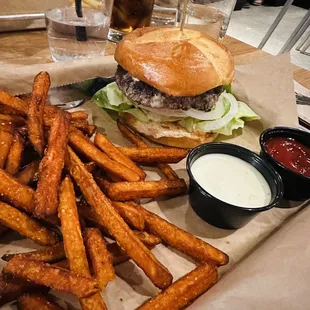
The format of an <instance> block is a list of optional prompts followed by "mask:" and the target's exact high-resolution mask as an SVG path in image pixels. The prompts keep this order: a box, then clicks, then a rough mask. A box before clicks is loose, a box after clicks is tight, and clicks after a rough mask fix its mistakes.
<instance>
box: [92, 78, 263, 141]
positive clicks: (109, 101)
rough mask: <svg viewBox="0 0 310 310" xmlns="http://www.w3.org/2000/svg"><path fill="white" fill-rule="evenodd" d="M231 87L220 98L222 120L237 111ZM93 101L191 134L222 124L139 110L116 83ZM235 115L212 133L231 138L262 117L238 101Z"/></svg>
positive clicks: (100, 92) (139, 118) (107, 87)
mask: <svg viewBox="0 0 310 310" xmlns="http://www.w3.org/2000/svg"><path fill="white" fill-rule="evenodd" d="M229 86H230V85H229ZM229 86H228V88H227V91H228V93H225V92H224V93H223V94H222V95H221V97H220V98H221V100H223V103H224V106H225V113H224V115H223V116H222V118H223V117H225V115H226V114H227V113H229V111H230V109H231V107H232V106H234V107H235V108H234V109H235V110H236V104H237V101H236V99H235V98H234V97H233V95H231V94H230V92H231V87H229ZM92 99H93V101H94V102H95V103H96V104H97V105H98V106H100V107H102V108H104V109H108V110H112V111H116V112H118V113H130V114H132V115H133V116H134V117H135V118H137V119H138V120H139V121H142V122H149V121H154V122H178V123H179V124H180V125H181V126H183V127H185V128H186V129H187V130H188V131H190V132H192V131H197V130H198V131H204V127H205V126H206V124H208V123H209V124H210V123H211V122H215V121H218V122H221V119H218V120H214V121H212V120H211V121H202V120H199V119H196V118H192V117H186V118H181V117H180V118H177V117H171V116H167V115H160V114H158V113H154V112H151V111H148V110H144V109H141V108H137V107H135V106H134V104H133V103H132V102H131V101H130V100H129V99H128V98H126V97H125V96H124V95H123V93H122V92H121V91H120V89H119V88H118V86H117V84H116V83H115V82H113V83H111V84H109V85H107V86H106V87H104V88H102V89H100V90H99V91H98V92H97V93H96V94H95V95H94V96H93V98H92ZM234 113H236V114H235V116H234V117H233V118H232V119H231V120H230V121H229V122H228V123H227V124H226V125H224V126H223V127H221V128H219V129H216V130H212V132H216V133H220V134H223V135H227V136H230V135H231V134H232V132H233V130H234V129H238V128H243V127H244V124H245V122H246V121H252V120H257V119H260V117H259V116H258V115H257V114H256V113H255V112H254V111H253V110H252V109H251V108H250V107H249V106H248V105H247V104H245V103H244V102H241V101H238V110H237V112H234ZM229 119H230V118H229ZM213 128H214V127H213Z"/></svg>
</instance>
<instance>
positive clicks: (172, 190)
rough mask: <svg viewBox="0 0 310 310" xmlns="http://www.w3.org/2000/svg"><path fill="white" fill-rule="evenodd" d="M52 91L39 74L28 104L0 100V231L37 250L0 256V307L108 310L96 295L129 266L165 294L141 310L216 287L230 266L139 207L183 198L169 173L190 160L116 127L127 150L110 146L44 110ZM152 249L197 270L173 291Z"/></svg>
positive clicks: (80, 124)
mask: <svg viewBox="0 0 310 310" xmlns="http://www.w3.org/2000/svg"><path fill="white" fill-rule="evenodd" d="M49 87H50V78H49V75H48V73H47V72H41V73H39V74H38V75H37V76H36V77H35V80H34V84H33V90H32V93H31V95H30V96H29V95H28V96H23V97H20V98H18V97H14V96H11V95H10V94H7V93H5V92H3V91H0V121H1V124H0V143H1V146H2V147H1V148H0V226H1V227H0V230H1V231H2V232H3V234H9V233H10V230H14V231H16V232H18V233H19V234H20V235H21V236H23V237H25V238H28V239H30V240H32V241H33V242H35V243H37V244H39V245H40V246H43V247H41V248H39V249H37V250H34V251H31V252H27V253H8V254H4V255H3V256H2V259H3V260H4V261H5V262H6V265H5V267H4V268H3V270H2V274H0V306H2V305H4V304H5V303H8V302H11V301H14V300H15V301H17V306H18V308H19V309H24V310H28V309H43V310H44V309H46V310H61V309H62V308H61V306H60V305H59V304H58V302H55V301H54V300H53V298H51V295H49V294H48V290H49V289H53V290H57V291H60V292H63V293H68V294H71V295H74V296H75V297H76V298H77V299H78V301H79V303H80V305H81V308H82V309H84V310H93V309H95V310H105V309H107V306H106V304H105V302H104V300H103V297H102V296H103V295H101V294H100V291H101V290H105V289H107V288H108V289H109V290H110V289H111V287H112V284H111V283H110V282H112V281H114V280H115V278H116V275H119V272H120V271H119V270H117V272H115V270H114V266H115V265H117V264H121V263H124V262H126V261H128V260H132V262H133V263H135V264H136V265H137V266H138V267H139V268H141V269H142V271H143V272H144V273H145V276H146V277H148V278H149V279H150V281H151V282H150V284H151V283H153V284H154V285H155V286H156V287H158V288H159V289H161V290H162V291H161V292H160V293H159V294H158V295H157V296H155V297H154V298H152V299H150V300H149V301H147V302H146V303H145V304H143V305H142V306H141V307H140V308H139V309H142V310H146V309H167V310H170V309H175V310H178V309H183V308H184V307H186V306H187V305H188V304H190V303H191V302H193V301H194V300H195V299H196V298H198V297H199V296H200V295H201V294H203V293H204V292H205V291H206V290H207V289H208V288H210V287H211V286H212V285H213V284H214V283H215V282H216V280H217V268H218V267H219V266H222V265H225V264H227V263H228V256H227V255H226V254H225V253H223V252H222V251H220V250H219V249H217V248H215V247H213V246H212V245H210V244H208V243H207V242H205V241H203V240H201V239H199V238H197V237H195V236H194V235H192V234H190V233H189V232H186V231H184V230H182V229H180V228H178V227H176V226H175V225H174V224H173V223H170V222H168V221H166V220H164V219H162V218H161V217H160V216H158V215H157V214H155V213H153V212H150V211H148V210H147V209H145V208H144V207H143V206H142V205H140V204H138V203H137V200H138V199H140V198H151V199H157V198H158V197H159V196H164V197H166V196H168V197H171V196H175V195H183V194H185V193H186V191H187V185H186V183H185V180H183V179H181V178H179V176H178V175H177V173H176V172H175V171H174V170H173V169H172V168H171V167H170V166H169V164H170V163H177V162H179V161H180V160H182V159H184V158H185V157H186V156H187V150H182V149H174V148H159V147H156V148H153V147H150V146H148V145H147V144H146V143H145V141H144V140H143V139H142V138H140V137H139V136H137V135H136V134H134V133H133V132H132V131H131V130H130V129H128V128H127V127H126V126H124V125H123V124H121V123H118V127H119V130H120V132H121V133H122V134H123V135H124V136H125V137H126V138H127V139H128V140H129V141H131V142H132V143H133V144H134V146H133V147H122V146H115V145H114V144H113V143H112V142H111V141H110V140H109V139H108V137H106V136H104V135H103V134H101V133H99V132H96V126H95V125H93V124H90V123H89V121H88V120H89V117H88V115H87V113H85V112H83V111H78V112H73V113H69V112H65V111H62V110H60V109H59V108H57V107H55V106H51V105H49V104H48V102H47V98H48V89H49ZM93 135H94V137H92V136H93ZM141 164H143V165H149V166H152V167H153V168H154V167H157V168H158V169H159V171H160V173H161V174H162V175H163V177H162V179H160V180H158V181H154V180H148V179H146V173H145V171H144V170H143V169H142V167H140V166H139V165H141ZM164 197H161V198H164ZM133 200H134V201H133ZM157 245H158V247H159V248H158V250H162V248H163V246H169V247H171V248H174V249H176V250H178V251H180V252H182V253H184V254H186V255H188V256H189V257H190V258H191V259H193V260H194V261H195V262H196V263H197V264H198V267H197V268H196V269H194V270H193V271H191V272H190V273H188V274H187V275H185V276H184V277H182V278H180V279H179V280H178V281H176V282H174V283H173V277H172V274H171V273H170V271H169V270H168V269H167V268H166V267H165V266H164V265H163V264H162V263H161V262H160V261H159V260H158V259H157V258H156V257H155V255H154V254H153V253H152V251H151V250H152V249H153V248H154V247H155V246H157ZM154 253H156V252H155V251H154ZM106 302H111V301H110V300H108V299H107V300H106ZM112 309H113V306H112Z"/></svg>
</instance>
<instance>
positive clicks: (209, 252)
mask: <svg viewBox="0 0 310 310" xmlns="http://www.w3.org/2000/svg"><path fill="white" fill-rule="evenodd" d="M130 204H131V205H132V206H136V208H137V209H138V210H139V211H140V212H141V214H142V215H143V216H144V219H145V223H146V229H147V230H148V231H149V232H150V233H152V234H154V235H156V236H158V237H159V238H160V239H161V240H162V241H163V242H164V243H166V244H168V245H170V246H171V247H173V248H175V249H177V250H179V251H180V252H183V253H185V254H186V255H188V256H190V257H192V258H193V259H194V260H196V261H198V262H200V263H203V262H207V261H210V262H212V263H214V264H216V265H218V266H221V265H226V264H227V263H228V261H229V257H228V255H226V254H225V253H224V252H222V251H221V250H219V249H217V248H215V247H213V246H212V245H210V244H208V243H207V242H205V241H203V240H201V239H199V238H197V237H195V236H194V235H192V234H190V233H189V232H186V231H184V230H182V229H181V228H179V227H177V226H175V225H173V224H172V223H169V222H167V221H166V220H164V219H163V218H161V217H159V216H158V215H156V214H155V213H152V212H150V211H148V210H146V209H144V208H143V207H142V206H140V205H138V204H136V203H134V202H130Z"/></svg>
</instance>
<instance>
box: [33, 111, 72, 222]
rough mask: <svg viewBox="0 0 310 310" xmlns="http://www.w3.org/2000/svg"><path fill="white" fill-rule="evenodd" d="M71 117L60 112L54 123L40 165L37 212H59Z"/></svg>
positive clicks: (36, 198) (47, 214)
mask: <svg viewBox="0 0 310 310" xmlns="http://www.w3.org/2000/svg"><path fill="white" fill-rule="evenodd" d="M68 130H69V119H68V118H67V117H66V115H64V114H63V113H61V112H59V113H58V115H57V117H56V118H55V121H54V122H53V124H52V127H51V131H50V136H49V139H48V146H47V151H46V152H45V154H44V157H43V159H42V161H41V163H40V166H39V181H38V186H37V190H36V192H35V197H34V207H35V214H36V216H37V217H43V218H44V217H47V216H50V215H53V214H56V213H57V208H58V194H59V184H60V178H61V173H62V169H63V167H64V162H65V152H66V147H67V141H68Z"/></svg>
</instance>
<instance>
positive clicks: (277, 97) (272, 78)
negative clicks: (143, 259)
mask: <svg viewBox="0 0 310 310" xmlns="http://www.w3.org/2000/svg"><path fill="white" fill-rule="evenodd" d="M110 61H111V58H104V57H103V58H101V59H91V60H87V63H86V62H84V64H85V67H83V66H82V64H81V62H79V64H75V65H76V66H79V70H80V71H81V72H79V70H76V67H75V65H73V63H71V64H68V63H67V64H66V63H61V66H60V65H59V64H50V65H48V66H49V67H48V68H49V71H50V73H51V75H52V81H53V85H54V86H55V84H56V81H59V80H60V81H61V84H67V83H69V82H70V81H73V82H76V81H77V79H78V78H80V77H83V79H85V78H90V77H94V76H98V75H103V76H104V75H105V74H104V73H105V69H106V70H107V72H106V75H110V73H111V71H113V70H115V63H112V62H110ZM103 64H104V66H103ZM45 68H47V67H44V66H42V65H40V66H37V67H34V68H33V67H31V68H30V67H27V68H24V70H25V72H26V74H27V77H29V81H28V82H27V81H24V82H23V89H31V79H30V73H31V74H33V75H34V74H36V73H37V72H38V71H41V70H45ZM101 70H102V71H101ZM23 72H24V71H23V69H22V68H20V69H19V74H17V73H15V75H14V79H12V76H11V75H10V74H9V73H8V72H6V71H5V70H4V72H2V74H1V77H0V87H3V86H4V85H8V84H10V86H9V87H10V89H12V90H13V88H14V87H13V86H12V84H14V85H16V86H17V88H18V92H20V85H18V83H19V82H20V81H21V80H23V75H22V74H23ZM99 73H100V74H99ZM76 74H77V75H78V77H77V76H75V75H76ZM3 77H5V78H6V80H5V81H3ZM233 90H234V91H235V92H236V94H237V95H238V98H239V99H242V100H244V101H245V102H246V103H248V104H249V105H250V106H251V108H253V109H254V110H255V111H256V112H257V113H258V114H259V115H260V116H261V121H255V122H252V123H251V122H250V123H247V125H246V126H245V128H244V129H243V130H242V131H241V130H240V131H238V132H237V133H235V135H234V137H233V138H230V139H227V141H230V142H232V143H238V144H240V145H243V146H246V147H248V148H249V149H252V150H254V151H258V150H259V146H258V137H259V134H260V133H261V131H262V130H263V129H264V128H266V127H270V126H275V125H288V126H296V125H297V111H296V105H295V100H294V87H293V76H292V67H291V64H290V60H289V56H288V55H281V56H277V57H273V56H271V57H267V58H264V59H262V60H259V61H258V62H255V63H252V64H249V65H242V66H240V67H237V68H236V76H235V82H234V84H233ZM82 109H84V110H85V111H89V112H91V115H92V118H93V122H94V123H95V124H96V125H97V126H98V130H100V131H101V132H104V133H106V135H107V136H108V138H109V139H110V140H111V141H112V142H114V143H116V144H118V145H128V142H127V141H126V140H125V139H124V138H123V137H122V136H121V135H120V133H119V131H118V129H117V126H116V124H115V122H114V121H113V120H112V119H110V118H109V117H108V115H107V114H106V112H105V111H104V110H102V109H101V108H99V107H97V106H96V105H94V103H92V102H88V103H86V104H85V105H83V107H82ZM172 167H173V168H174V169H175V170H176V172H177V173H178V175H179V176H180V177H183V178H185V179H186V181H188V176H187V173H186V169H185V160H183V161H182V162H180V163H178V164H175V165H172ZM147 174H148V179H154V180H156V179H159V178H160V176H159V175H158V174H157V172H156V169H148V170H147ZM144 206H145V207H146V208H147V209H149V210H151V211H153V212H155V213H157V214H159V215H160V216H162V217H163V218H165V219H167V220H168V221H171V222H173V223H174V224H176V225H177V226H179V227H181V228H183V229H185V230H187V231H189V232H191V233H192V234H194V235H196V236H198V237H199V238H202V239H203V240H205V241H207V242H209V243H211V244H212V245H214V246H216V247H218V248H220V249H221V250H223V251H225V252H226V253H228V254H229V256H230V263H229V265H227V266H225V267H222V268H220V273H221V275H223V274H224V273H226V272H227V271H228V270H229V269H230V268H231V267H232V266H234V265H235V264H236V263H237V262H239V261H240V260H241V259H242V258H244V257H245V256H246V255H248V254H249V253H250V252H251V251H253V250H255V249H256V247H257V246H258V244H259V243H260V242H261V241H262V240H264V239H265V238H267V237H268V236H270V235H271V234H272V233H273V232H274V231H275V230H276V229H277V228H278V227H280V226H281V225H282V224H283V223H284V221H285V219H287V218H288V217H290V216H291V215H292V214H294V213H295V212H297V211H298V210H299V209H300V207H301V205H300V204H298V203H293V202H288V201H283V202H282V203H281V205H280V208H274V209H271V210H269V211H266V212H263V213H261V214H260V215H258V216H257V217H256V218H255V219H254V220H252V221H251V222H250V223H248V224H247V225H246V226H245V227H243V228H241V229H239V230H224V229H219V228H216V227H213V226H211V225H209V224H207V223H206V222H204V221H203V220H201V219H200V218H199V217H198V216H197V215H196V214H195V213H194V211H193V210H192V209H191V207H190V205H189V202H188V197H187V196H181V197H177V198H173V199H169V200H165V201H152V202H148V203H145V204H144ZM1 242H2V244H1V245H0V251H1V253H6V252H19V251H22V252H24V251H29V250H30V249H33V248H36V245H34V244H33V243H32V242H31V241H28V240H24V239H22V240H16V239H13V238H11V236H10V235H8V237H7V240H1ZM7 243H8V244H7ZM153 253H154V254H155V255H156V257H157V258H158V259H159V260H160V261H161V262H162V263H163V264H164V265H165V266H167V267H168V269H169V270H170V271H171V273H172V274H173V276H174V280H176V279H178V278H179V277H180V276H183V275H184V274H185V273H187V272H189V271H190V270H192V269H193V268H194V267H195V265H194V263H193V262H191V261H190V260H188V259H187V258H186V257H184V256H183V255H180V253H177V252H176V251H174V250H172V249H170V248H166V247H164V246H163V245H159V246H157V247H156V248H155V249H154V250H153ZM0 264H1V265H3V264H4V263H3V262H0ZM0 267H2V266H0ZM116 272H117V275H118V277H117V279H116V280H115V281H113V282H112V283H109V284H108V286H107V288H106V289H105V290H104V291H103V293H102V294H103V297H104V300H105V302H106V303H107V306H108V308H109V309H116V310H118V309H119V310H122V309H135V308H137V307H138V306H139V305H140V304H141V303H142V302H143V301H145V300H146V299H148V298H149V297H151V296H153V295H154V294H156V293H157V292H158V290H157V289H156V288H155V287H154V286H153V285H152V284H151V283H150V281H149V280H148V279H147V278H146V276H145V275H144V274H143V272H141V270H140V269H139V268H138V267H136V266H135V265H134V263H132V262H131V261H129V262H126V263H124V264H122V265H120V266H117V267H116ZM254 293H255V292H253V294H254ZM57 295H58V296H60V295H59V294H58V293H57ZM61 298H64V299H65V300H66V301H67V302H69V303H70V304H74V305H75V306H78V303H77V301H76V300H75V299H74V298H71V297H68V296H67V295H65V296H63V295H62V296H61ZM63 305H64V304H63ZM193 307H195V303H194V304H193ZM204 307H207V306H203V308H204ZM203 308H201V309H203ZM4 309H11V308H10V306H6V307H4ZM193 309H194V308H193Z"/></svg>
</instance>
